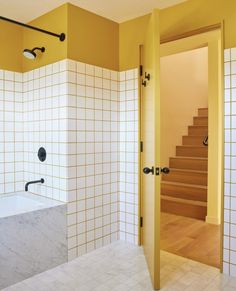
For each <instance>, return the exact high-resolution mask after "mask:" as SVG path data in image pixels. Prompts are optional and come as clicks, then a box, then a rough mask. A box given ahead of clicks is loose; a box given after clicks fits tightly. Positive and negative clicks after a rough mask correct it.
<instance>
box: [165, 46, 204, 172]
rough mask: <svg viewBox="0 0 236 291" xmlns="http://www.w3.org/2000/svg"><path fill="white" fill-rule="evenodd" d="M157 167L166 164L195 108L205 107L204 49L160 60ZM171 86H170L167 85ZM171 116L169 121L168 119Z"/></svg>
mask: <svg viewBox="0 0 236 291" xmlns="http://www.w3.org/2000/svg"><path fill="white" fill-rule="evenodd" d="M160 80H161V165H162V167H164V166H168V165H169V158H170V157H173V156H175V149H176V146H177V145H181V144H182V136H183V135H188V125H192V124H193V116H197V109H198V108H206V107H208V48H207V47H205V48H201V49H196V50H191V51H188V52H183V53H178V54H174V55H170V56H165V57H162V58H161V74H160ZM170 84H171V85H170ZM170 116H171V118H170Z"/></svg>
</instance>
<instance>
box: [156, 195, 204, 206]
mask: <svg viewBox="0 0 236 291" xmlns="http://www.w3.org/2000/svg"><path fill="white" fill-rule="evenodd" d="M161 199H162V200H168V201H173V202H177V203H181V204H190V205H197V206H202V207H207V202H203V201H196V200H189V199H183V198H175V197H171V196H167V195H161Z"/></svg>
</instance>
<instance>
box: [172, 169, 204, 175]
mask: <svg viewBox="0 0 236 291" xmlns="http://www.w3.org/2000/svg"><path fill="white" fill-rule="evenodd" d="M171 171H175V172H188V173H202V174H207V171H198V170H189V169H178V168H170V172H171Z"/></svg>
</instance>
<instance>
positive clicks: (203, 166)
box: [170, 158, 208, 171]
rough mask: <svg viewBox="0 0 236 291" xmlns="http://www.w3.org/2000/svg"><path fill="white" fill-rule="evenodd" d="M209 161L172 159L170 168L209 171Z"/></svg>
mask: <svg viewBox="0 0 236 291" xmlns="http://www.w3.org/2000/svg"><path fill="white" fill-rule="evenodd" d="M207 163H208V161H207V160H197V159H196V160H194V159H191V160H188V159H184V158H179V159H175V158H170V168H175V169H188V170H197V171H207Z"/></svg>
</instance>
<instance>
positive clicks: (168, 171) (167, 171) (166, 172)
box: [161, 167, 170, 174]
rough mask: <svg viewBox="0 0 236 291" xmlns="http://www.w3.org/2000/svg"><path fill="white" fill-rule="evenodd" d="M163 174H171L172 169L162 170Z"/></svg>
mask: <svg viewBox="0 0 236 291" xmlns="http://www.w3.org/2000/svg"><path fill="white" fill-rule="evenodd" d="M161 173H163V174H169V173H170V169H169V168H167V167H165V168H161Z"/></svg>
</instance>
